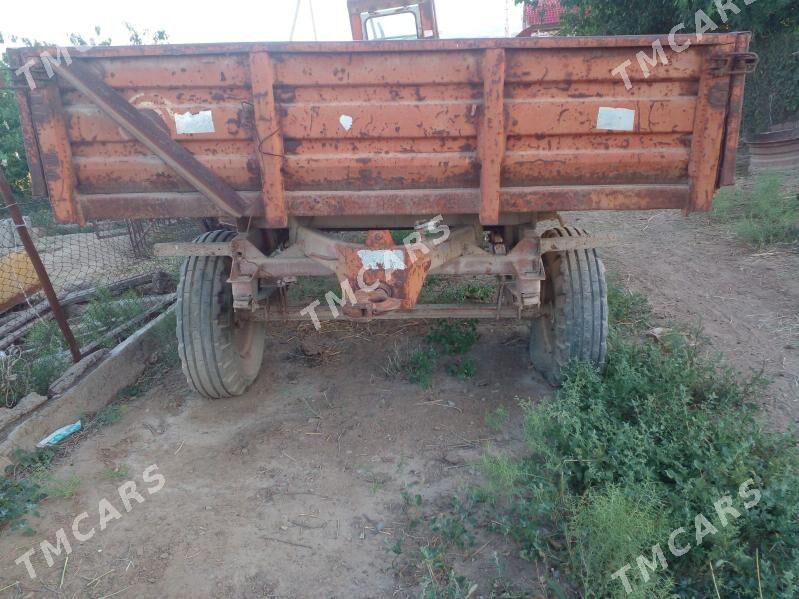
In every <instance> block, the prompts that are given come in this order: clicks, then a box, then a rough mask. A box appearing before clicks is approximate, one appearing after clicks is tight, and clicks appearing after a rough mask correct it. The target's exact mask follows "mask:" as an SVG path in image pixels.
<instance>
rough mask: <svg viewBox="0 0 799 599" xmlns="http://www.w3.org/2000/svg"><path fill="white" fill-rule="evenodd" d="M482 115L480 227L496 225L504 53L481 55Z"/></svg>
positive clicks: (502, 146) (493, 51) (502, 143)
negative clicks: (481, 225)
mask: <svg viewBox="0 0 799 599" xmlns="http://www.w3.org/2000/svg"><path fill="white" fill-rule="evenodd" d="M482 68H483V114H482V118H481V119H480V129H479V132H478V145H479V152H480V223H481V224H483V225H498V224H499V213H500V208H501V200H500V192H501V187H502V162H503V159H504V158H505V50H504V49H502V48H491V49H489V50H486V51H485V54H484V55H483V66H482Z"/></svg>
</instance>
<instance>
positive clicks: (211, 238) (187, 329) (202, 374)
mask: <svg viewBox="0 0 799 599" xmlns="http://www.w3.org/2000/svg"><path fill="white" fill-rule="evenodd" d="M235 235H236V234H235V233H234V232H232V231H211V232H210V233H204V234H202V235H200V236H199V237H197V238H196V239H195V240H194V241H195V242H197V243H211V242H224V241H229V240H230V239H232V238H233V237H235ZM230 264H231V262H230V258H228V257H227V256H191V257H189V258H188V259H187V260H186V261H185V262H184V263H183V267H182V269H181V273H180V283H179V284H178V291H177V306H176V314H177V336H178V354H179V355H180V362H181V365H182V367H183V374H184V375H186V380H187V381H188V383H189V385H190V386H191V387H192V388H193V389H194V390H195V391H197V393H199V394H200V395H202V396H204V397H207V398H210V399H221V398H223V397H234V396H236V395H241V394H242V393H244V392H245V391H246V390H247V388H248V387H249V386H250V385H251V384H252V382H253V381H254V380H255V378H256V377H257V376H258V372H259V371H260V369H261V361H262V360H263V354H264V343H265V325H264V323H262V322H252V321H240V320H238V319H237V318H236V317H235V314H234V311H233V293H232V291H231V287H230V284H229V283H227V278H228V276H229V275H230Z"/></svg>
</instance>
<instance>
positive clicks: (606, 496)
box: [485, 293, 799, 597]
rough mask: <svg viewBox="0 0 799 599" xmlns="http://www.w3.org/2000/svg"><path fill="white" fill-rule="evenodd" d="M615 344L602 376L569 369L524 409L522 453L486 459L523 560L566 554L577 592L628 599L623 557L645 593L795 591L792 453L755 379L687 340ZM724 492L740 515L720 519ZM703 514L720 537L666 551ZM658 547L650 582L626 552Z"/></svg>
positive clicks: (797, 486) (798, 527)
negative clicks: (760, 405)
mask: <svg viewBox="0 0 799 599" xmlns="http://www.w3.org/2000/svg"><path fill="white" fill-rule="evenodd" d="M611 297H620V296H619V295H618V294H617V293H614V294H611ZM615 309H616V310H617V313H624V310H622V309H620V308H619V307H618V306H616V308H615ZM612 312H613V311H612ZM633 332H637V333H640V330H638V331H633ZM611 346H612V351H610V352H609V353H608V363H607V367H606V369H605V371H604V373H598V372H597V371H596V370H595V369H594V368H592V367H590V365H587V364H575V365H573V366H572V367H571V368H570V369H569V370H568V372H567V373H566V382H565V384H564V386H563V388H562V389H561V390H560V391H559V392H558V393H557V397H556V399H555V400H553V401H551V402H546V403H542V404H538V405H533V404H531V403H526V404H524V434H525V439H526V441H527V444H528V446H529V449H530V455H529V456H527V457H525V458H522V459H520V460H514V459H509V458H507V457H501V458H499V459H493V460H491V459H489V460H486V465H485V471H486V473H487V474H488V475H489V478H490V479H491V480H492V481H493V482H494V483H495V488H503V487H504V489H505V493H504V497H505V498H506V500H507V501H508V504H507V510H506V511H505V513H504V514H503V515H500V516H498V517H497V518H495V520H496V521H498V522H500V523H501V524H502V527H501V528H502V529H503V530H504V531H505V532H506V533H508V534H509V535H510V536H511V537H513V538H515V539H516V540H518V541H519V542H520V543H521V544H522V547H523V554H524V555H527V556H529V557H530V558H532V559H539V558H542V557H543V558H546V559H552V558H553V556H554V558H555V559H561V560H565V561H566V562H567V563H568V564H569V567H568V570H569V573H570V574H571V577H572V579H573V581H574V582H575V583H576V584H579V586H580V587H581V591H582V593H583V594H584V596H588V597H605V596H614V594H617V593H618V592H619V591H621V592H622V595H620V596H626V593H625V592H624V591H623V587H622V585H621V583H620V581H618V580H614V581H612V584H611V582H610V581H609V577H610V576H611V574H612V573H613V572H615V571H617V570H618V569H619V568H622V567H623V566H624V565H625V564H627V563H632V569H631V570H630V571H629V573H628V575H629V578H630V581H631V583H632V584H633V585H634V588H635V589H636V592H639V593H644V595H645V596H647V597H649V596H663V593H667V592H670V593H676V594H679V595H680V596H685V597H698V596H714V597H715V596H716V591H715V586H716V585H717V586H718V589H719V593H720V594H721V596H723V597H744V596H746V597H751V596H755V597H756V596H758V593H759V590H758V589H759V586H762V589H763V596H767V597H777V596H780V597H787V596H796V594H797V593H799V580H797V577H798V576H799V521H797V518H796V510H797V506H799V452H798V451H797V447H796V441H795V439H794V438H793V437H792V436H789V435H781V434H776V433H772V432H767V431H765V430H764V429H763V427H762V425H761V423H760V421H759V420H758V413H757V409H756V407H755V404H754V400H755V399H756V398H757V395H758V393H759V392H760V391H761V390H762V389H763V383H762V381H761V380H760V379H758V378H757V377H754V378H752V379H750V380H742V379H741V377H740V375H738V374H736V373H734V372H732V371H730V370H728V369H725V368H723V367H722V366H721V365H720V364H719V362H718V360H716V359H711V358H710V357H708V356H707V354H706V353H705V352H703V350H702V348H701V345H700V344H699V343H698V342H697V340H696V339H695V338H693V337H691V336H687V335H682V334H678V333H674V334H670V335H668V336H666V337H664V338H662V339H661V340H660V341H657V342H656V341H654V340H640V338H631V337H623V336H621V335H620V334H619V330H618V328H616V329H615V331H614V333H613V335H612V338H611ZM749 479H751V480H752V481H753V486H754V487H756V488H757V489H759V490H760V494H761V498H760V501H759V503H757V505H755V506H753V507H752V508H751V509H748V510H747V509H745V507H744V506H743V499H742V498H741V497H739V487H740V485H741V484H742V483H744V482H745V481H747V480H749ZM496 483H502V484H496ZM725 496H730V497H731V498H732V501H733V506H734V508H735V509H737V510H738V511H739V512H740V517H739V518H737V519H734V520H733V521H732V523H730V525H729V526H726V527H724V526H722V523H721V522H720V521H719V519H718V518H717V517H716V516H717V514H716V512H715V510H714V502H715V501H717V500H720V499H722V498H723V497H725ZM698 514H703V515H705V516H707V517H708V518H709V520H710V521H711V522H712V523H713V525H714V526H715V527H716V528H717V529H718V531H717V533H715V534H711V535H709V536H706V537H704V539H703V542H702V543H701V545H698V546H697V544H696V543H692V544H691V550H690V551H689V552H688V553H687V554H685V555H682V556H680V557H674V556H672V555H671V554H670V553H669V552H668V549H667V541H668V535H669V532H670V531H672V530H674V529H677V528H678V527H680V526H683V527H685V529H686V530H687V531H689V532H688V534H687V535H686V536H685V537H684V538H685V539H690V538H691V537H692V536H693V530H694V527H695V520H694V518H695V517H696V516H697V515H698ZM625 538H626V539H629V543H628V544H627V546H626V547H625V543H624V542H623V540H624V539H625ZM657 543H660V544H661V546H662V547H663V549H664V551H666V555H667V558H668V570H667V571H663V570H662V569H659V570H658V572H657V576H656V577H654V575H653V578H652V579H651V580H650V581H649V584H650V585H654V586H651V587H647V586H646V585H645V584H644V581H643V580H642V577H641V576H640V574H639V570H638V567H637V566H636V563H635V560H633V561H632V562H630V559H631V555H638V554H643V555H645V556H646V557H647V559H651V556H652V551H651V548H652V546H653V545H655V544H657ZM686 543H687V541H686ZM711 564H712V566H713V569H714V570H713V573H711V569H710V565H711ZM714 575H715V581H714V580H713V576H714ZM670 581H672V582H670Z"/></svg>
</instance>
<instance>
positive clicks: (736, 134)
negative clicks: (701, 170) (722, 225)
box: [719, 33, 752, 186]
mask: <svg viewBox="0 0 799 599" xmlns="http://www.w3.org/2000/svg"><path fill="white" fill-rule="evenodd" d="M751 41H752V35H751V34H750V33H742V34H741V35H739V36H738V39H737V40H736V41H735V52H736V53H742V52H747V51H748V50H749V43H750V42H751ZM745 87H746V74H745V73H736V74H734V75H733V76H732V80H731V81H730V101H729V107H728V110H727V121H726V123H725V129H726V132H725V136H724V153H723V154H722V157H721V175H720V177H719V184H720V185H721V186H727V185H734V184H735V161H736V158H737V156H738V143H739V142H740V140H741V121H742V118H743V105H744V88H745Z"/></svg>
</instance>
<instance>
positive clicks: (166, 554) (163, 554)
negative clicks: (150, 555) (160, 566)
mask: <svg viewBox="0 0 799 599" xmlns="http://www.w3.org/2000/svg"><path fill="white" fill-rule="evenodd" d="M161 559H169V554H168V553H162V554H161Z"/></svg>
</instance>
